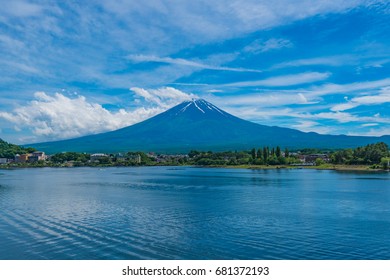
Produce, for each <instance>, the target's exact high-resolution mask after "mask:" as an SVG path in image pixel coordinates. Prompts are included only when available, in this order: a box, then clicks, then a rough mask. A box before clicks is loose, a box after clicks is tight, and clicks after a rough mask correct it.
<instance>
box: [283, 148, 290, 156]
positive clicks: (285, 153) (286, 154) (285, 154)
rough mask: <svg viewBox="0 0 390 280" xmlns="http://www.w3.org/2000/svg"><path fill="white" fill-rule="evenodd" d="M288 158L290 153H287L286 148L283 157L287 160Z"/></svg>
mask: <svg viewBox="0 0 390 280" xmlns="http://www.w3.org/2000/svg"><path fill="white" fill-rule="evenodd" d="M289 156H290V152H289V151H288V149H287V148H286V149H285V150H284V157H286V158H288V157H289Z"/></svg>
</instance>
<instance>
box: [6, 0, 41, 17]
mask: <svg viewBox="0 0 390 280" xmlns="http://www.w3.org/2000/svg"><path fill="white" fill-rule="evenodd" d="M1 11H2V13H5V14H8V15H11V16H16V17H30V16H38V15H40V14H41V13H42V11H43V8H42V6H39V5H37V4H33V3H29V2H27V1H20V0H13V1H4V2H3V3H2V4H1Z"/></svg>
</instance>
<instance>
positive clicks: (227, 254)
mask: <svg viewBox="0 0 390 280" xmlns="http://www.w3.org/2000/svg"><path fill="white" fill-rule="evenodd" d="M0 259H390V174H389V173H356V172H335V171H327V170H324V171H318V170H309V169H295V170H246V169H222V168H221V169H212V168H191V167H185V168H181V167H177V168H170V167H139V168H105V169H98V168H69V169H66V168H63V169H60V168H59V169H55V168H43V169H17V170H0Z"/></svg>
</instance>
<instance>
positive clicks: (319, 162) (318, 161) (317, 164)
mask: <svg viewBox="0 0 390 280" xmlns="http://www.w3.org/2000/svg"><path fill="white" fill-rule="evenodd" d="M315 163H316V166H320V165H323V164H325V161H324V160H323V159H322V158H316V161H315Z"/></svg>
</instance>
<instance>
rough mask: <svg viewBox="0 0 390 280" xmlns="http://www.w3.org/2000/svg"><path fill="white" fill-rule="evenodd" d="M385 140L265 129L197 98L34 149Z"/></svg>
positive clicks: (169, 149)
mask: <svg viewBox="0 0 390 280" xmlns="http://www.w3.org/2000/svg"><path fill="white" fill-rule="evenodd" d="M380 141H382V142H385V143H387V144H390V136H382V137H363V136H346V135H321V134H317V133H314V132H309V133H305V132H301V131H299V130H295V129H289V128H282V127H276V126H272V127H271V126H265V125H260V124H256V123H253V122H249V121H245V120H243V119H240V118H237V117H235V116H233V115H231V114H229V113H227V112H225V111H223V110H221V109H219V108H218V107H216V106H214V105H213V104H211V103H209V102H207V101H205V100H203V99H193V100H191V101H186V102H183V103H181V104H179V105H177V106H175V107H173V108H171V109H169V110H167V111H165V112H163V113H161V114H159V115H156V116H154V117H152V118H150V119H147V120H145V121H143V122H140V123H137V124H134V125H132V126H128V127H125V128H122V129H119V130H115V131H111V132H106V133H101V134H95V135H89V136H84V137H79V138H74V139H69V140H61V141H55V142H46V143H37V144H31V145H29V146H32V147H34V148H36V149H38V150H42V151H45V152H46V153H49V154H52V153H58V152H63V151H72V152H88V153H93V152H105V153H114V152H124V151H145V152H148V151H153V152H160V153H187V152H189V151H190V150H212V151H224V150H245V149H251V148H254V147H256V148H258V147H262V146H273V147H274V146H277V145H279V146H281V147H288V148H289V149H299V148H334V149H336V148H353V147H357V146H363V145H366V144H369V143H375V142H380Z"/></svg>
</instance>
